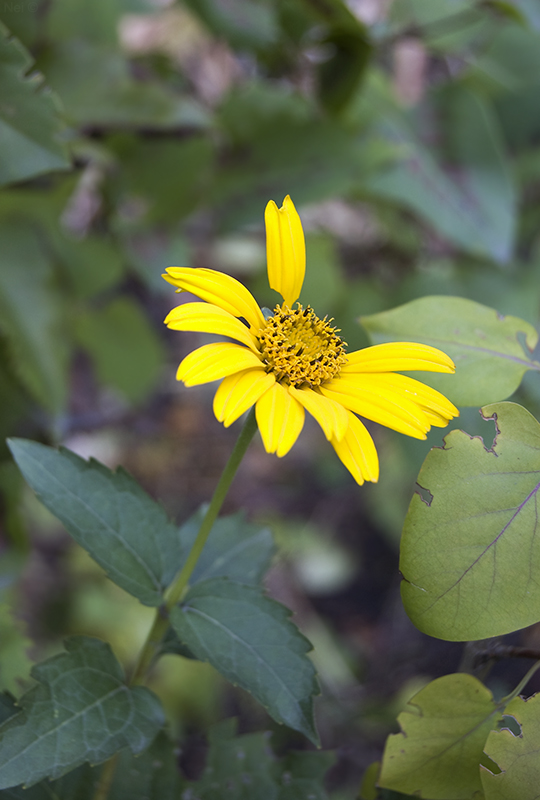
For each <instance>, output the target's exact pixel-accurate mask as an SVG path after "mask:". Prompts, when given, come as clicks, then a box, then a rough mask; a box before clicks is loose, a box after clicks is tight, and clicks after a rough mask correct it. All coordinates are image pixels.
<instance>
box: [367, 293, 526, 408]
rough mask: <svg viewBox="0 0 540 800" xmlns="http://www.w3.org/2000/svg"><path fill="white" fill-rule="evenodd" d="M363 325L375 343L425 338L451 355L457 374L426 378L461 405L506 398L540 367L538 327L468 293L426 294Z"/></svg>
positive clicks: (371, 316) (414, 340) (424, 374)
mask: <svg viewBox="0 0 540 800" xmlns="http://www.w3.org/2000/svg"><path fill="white" fill-rule="evenodd" d="M361 323H362V325H363V327H364V328H365V329H366V330H367V332H368V333H369V335H370V337H371V339H372V341H373V342H374V343H375V344H379V343H380V342H392V341H409V342H421V343H422V344H430V345H433V346H434V347H438V348H439V349H440V350H443V351H444V352H445V353H447V354H448V355H449V356H450V358H452V359H453V360H454V362H455V364H456V372H455V375H436V376H435V375H433V374H432V373H422V375H421V380H422V381H424V383H428V384H429V385H430V386H433V387H435V388H436V389H438V390H439V391H441V392H443V394H445V395H446V396H447V397H448V398H450V399H451V400H452V402H454V403H455V404H456V405H458V406H481V405H484V404H485V403H488V402H493V401H494V400H504V399H505V398H506V397H508V396H509V395H511V394H512V393H513V392H514V391H515V390H516V389H517V387H518V386H519V384H520V382H521V379H522V377H523V375H524V374H525V372H527V370H530V369H532V370H537V371H538V370H540V363H539V362H538V361H535V360H534V359H533V358H532V352H533V350H534V348H535V346H536V343H537V341H538V334H537V332H536V331H535V329H534V328H533V326H532V325H529V323H528V322H525V321H524V320H521V319H518V318H517V317H510V316H508V317H503V316H502V315H500V314H499V313H498V312H497V311H495V310H494V309H492V308H488V307H487V306H483V305H481V304H480V303H475V302H474V301H472V300H467V299H465V298H462V297H440V296H433V297H422V298H420V299H419V300H413V301H412V302H410V303H405V305H402V306H399V307H398V308H394V309H392V310H391V311H383V312H381V313H379V314H372V315H370V316H367V317H362V318H361Z"/></svg>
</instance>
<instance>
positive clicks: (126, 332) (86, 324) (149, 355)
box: [75, 297, 165, 403]
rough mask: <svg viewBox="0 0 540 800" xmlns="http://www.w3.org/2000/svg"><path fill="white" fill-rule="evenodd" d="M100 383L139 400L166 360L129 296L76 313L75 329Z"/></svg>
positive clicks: (149, 327) (157, 339)
mask: <svg viewBox="0 0 540 800" xmlns="http://www.w3.org/2000/svg"><path fill="white" fill-rule="evenodd" d="M75 332H76V336H77V339H78V341H79V342H80V344H81V345H82V346H83V347H84V348H85V350H87V352H88V353H89V354H90V356H91V358H92V361H93V363H94V367H95V370H96V373H97V376H98V378H99V379H100V381H101V382H102V383H104V384H105V385H108V386H112V387H114V388H115V389H118V390H119V391H120V392H121V393H122V394H123V395H124V396H125V397H127V398H128V400H130V401H131V402H134V403H135V402H140V401H141V400H143V399H144V398H145V397H146V396H147V395H148V393H149V392H150V391H151V390H152V389H153V387H154V386H155V383H156V381H157V379H158V377H159V374H160V370H161V367H162V365H163V362H164V360H165V358H164V351H163V347H162V345H161V340H160V339H159V337H158V336H157V334H156V332H155V330H154V329H153V328H152V326H151V325H150V324H149V322H148V319H147V317H146V315H145V314H144V313H143V311H142V309H141V307H140V306H139V305H138V304H137V303H136V302H135V301H134V300H131V299H130V298H129V297H120V298H118V299H117V300H113V301H112V303H109V304H108V305H107V306H105V307H104V308H101V309H99V310H98V311H87V312H86V313H82V314H80V315H79V317H78V319H77V323H76V328H75Z"/></svg>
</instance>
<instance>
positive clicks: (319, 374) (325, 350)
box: [259, 304, 347, 387]
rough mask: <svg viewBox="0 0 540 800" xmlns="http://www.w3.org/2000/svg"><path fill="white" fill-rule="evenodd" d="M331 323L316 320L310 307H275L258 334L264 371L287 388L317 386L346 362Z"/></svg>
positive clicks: (342, 346) (344, 344)
mask: <svg viewBox="0 0 540 800" xmlns="http://www.w3.org/2000/svg"><path fill="white" fill-rule="evenodd" d="M331 322H332V320H331V319H330V320H327V318H326V317H325V318H324V319H319V317H318V316H317V315H316V314H315V312H314V311H313V309H312V308H310V306H307V307H306V308H302V306H301V305H300V304H298V308H295V309H291V308H289V306H288V305H286V304H283V305H282V306H277V307H276V308H275V310H274V315H273V316H272V317H270V318H269V319H268V320H267V322H266V326H265V327H264V328H263V329H262V331H261V333H260V335H259V341H260V344H261V352H262V355H263V360H264V362H265V364H266V365H267V368H268V371H269V372H273V373H274V374H275V376H276V378H277V379H278V380H282V381H283V380H284V381H286V382H288V383H289V384H290V385H291V386H295V387H299V386H302V385H303V384H307V385H308V386H312V387H313V386H320V385H321V384H322V383H324V382H325V381H329V380H330V379H331V378H334V377H335V376H336V375H337V374H338V373H339V371H340V369H341V367H342V366H343V364H345V362H346V360H347V359H346V356H345V347H346V342H344V341H343V339H341V337H340V336H338V335H337V334H338V331H339V328H334V327H332V325H331V324H330V323H331Z"/></svg>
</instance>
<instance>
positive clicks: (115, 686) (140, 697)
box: [0, 636, 164, 789]
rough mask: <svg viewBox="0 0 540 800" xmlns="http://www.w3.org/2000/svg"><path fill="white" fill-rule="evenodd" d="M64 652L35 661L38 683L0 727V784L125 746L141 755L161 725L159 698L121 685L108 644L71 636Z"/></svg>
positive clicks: (57, 770)
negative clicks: (19, 708) (17, 711)
mask: <svg viewBox="0 0 540 800" xmlns="http://www.w3.org/2000/svg"><path fill="white" fill-rule="evenodd" d="M66 650H67V653H62V654H61V655H58V656H54V657H53V658H51V659H49V660H48V661H45V662H44V663H43V664H40V665H38V666H36V667H34V669H33V677H34V678H35V679H36V681H38V683H39V685H38V686H36V687H34V688H33V689H31V690H30V691H29V692H27V693H26V694H25V695H23V697H22V698H21V700H20V705H21V708H22V710H21V712H20V713H19V714H17V715H16V716H15V717H12V718H11V719H9V720H7V722H4V724H3V725H1V726H0V789H6V788H9V787H10V786H16V785H18V784H20V783H25V784H26V785H31V784H33V783H37V782H38V781H40V780H41V779H42V778H45V777H49V778H58V777H60V776H61V775H64V774H65V773H66V772H68V771H69V770H71V769H74V768H75V767H77V766H78V765H79V764H82V763H83V762H85V761H90V762H91V763H94V764H96V763H101V762H102V761H105V760H106V759H108V758H110V757H111V756H112V755H113V754H114V753H116V752H117V751H118V750H121V749H123V748H125V747H129V748H130V750H131V751H132V752H133V753H140V752H142V751H143V750H144V749H145V748H146V747H148V745H149V744H150V743H151V742H152V740H153V739H154V737H155V736H156V734H157V733H158V731H159V730H160V728H162V727H163V724H164V717H163V712H162V709H161V705H160V703H159V701H158V699H157V698H156V697H155V695H153V694H152V693H151V692H150V691H149V690H148V689H146V688H144V687H142V686H136V687H134V688H129V687H128V686H126V685H125V683H124V681H123V676H122V670H121V668H120V665H119V664H118V662H117V661H116V659H115V657H114V656H113V654H112V651H111V649H110V647H109V646H108V645H107V644H105V643H104V642H100V641H98V640H97V639H89V638H86V637H82V636H76V637H73V638H71V639H68V640H67V641H66Z"/></svg>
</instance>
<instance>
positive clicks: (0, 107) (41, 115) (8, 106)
mask: <svg viewBox="0 0 540 800" xmlns="http://www.w3.org/2000/svg"><path fill="white" fill-rule="evenodd" d="M32 60H33V59H32V57H31V56H30V54H29V52H28V51H27V50H26V48H24V47H23V46H22V44H20V42H18V41H17V39H15V38H12V37H10V35H9V32H8V29H7V28H6V27H5V26H4V25H3V24H2V23H1V22H0V84H1V85H2V96H1V98H0V186H3V185H5V184H9V183H14V182H16V181H22V180H24V179H26V178H31V177H33V176H34V175H40V174H42V173H44V172H51V170H57V169H68V168H69V167H70V162H69V159H68V158H67V153H66V149H65V147H64V146H63V145H62V144H61V142H60V139H59V133H60V131H61V129H62V124H61V121H60V115H59V113H58V108H57V105H56V102H55V99H54V97H53V96H52V95H51V93H50V92H49V93H47V91H44V90H43V87H42V79H41V77H39V76H37V75H36V74H33V75H31V76H27V73H28V70H29V69H30V67H31V65H32Z"/></svg>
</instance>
